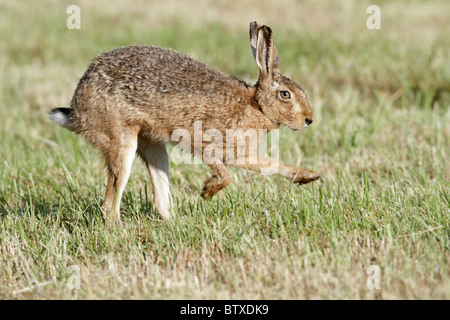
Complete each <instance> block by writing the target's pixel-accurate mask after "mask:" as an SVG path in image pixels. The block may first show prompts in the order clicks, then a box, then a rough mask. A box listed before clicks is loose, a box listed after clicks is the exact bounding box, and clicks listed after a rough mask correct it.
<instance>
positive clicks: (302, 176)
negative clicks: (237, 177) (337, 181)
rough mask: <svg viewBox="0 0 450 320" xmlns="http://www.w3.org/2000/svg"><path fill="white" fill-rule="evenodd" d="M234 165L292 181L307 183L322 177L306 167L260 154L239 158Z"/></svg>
mask: <svg viewBox="0 0 450 320" xmlns="http://www.w3.org/2000/svg"><path fill="white" fill-rule="evenodd" d="M233 166H235V167H238V168H245V169H249V170H252V171H256V172H259V173H263V174H267V175H275V174H276V175H279V176H281V177H283V178H286V179H288V180H289V181H291V182H292V183H298V184H305V183H309V182H312V181H315V180H317V179H319V178H320V175H319V174H318V173H317V172H315V171H312V170H310V169H306V168H297V167H294V166H289V165H287V164H284V163H282V162H279V161H276V160H273V159H270V158H266V157H261V156H258V155H251V156H246V157H243V158H238V159H237V160H236V163H234V164H233Z"/></svg>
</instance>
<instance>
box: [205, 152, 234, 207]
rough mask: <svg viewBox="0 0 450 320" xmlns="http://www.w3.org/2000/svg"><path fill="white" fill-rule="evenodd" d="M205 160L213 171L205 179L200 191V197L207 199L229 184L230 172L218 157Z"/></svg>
mask: <svg viewBox="0 0 450 320" xmlns="http://www.w3.org/2000/svg"><path fill="white" fill-rule="evenodd" d="M205 162H206V164H208V166H209V167H210V168H211V169H212V170H213V172H214V174H213V176H212V177H211V178H209V179H208V180H206V181H205V185H204V186H203V190H202V193H201V195H202V198H203V199H206V200H207V199H209V198H211V197H212V196H213V195H215V194H216V193H217V192H219V191H220V190H222V189H223V188H225V187H226V186H228V185H229V184H230V182H231V174H230V172H229V171H228V169H227V167H226V166H225V165H224V164H223V163H222V162H221V161H220V160H218V159H205Z"/></svg>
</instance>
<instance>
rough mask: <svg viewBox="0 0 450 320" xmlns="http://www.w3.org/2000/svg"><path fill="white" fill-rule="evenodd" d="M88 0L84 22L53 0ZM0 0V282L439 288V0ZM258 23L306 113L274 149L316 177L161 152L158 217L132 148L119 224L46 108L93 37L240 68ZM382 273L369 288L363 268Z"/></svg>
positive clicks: (442, 174) (63, 95) (14, 289)
mask: <svg viewBox="0 0 450 320" xmlns="http://www.w3.org/2000/svg"><path fill="white" fill-rule="evenodd" d="M74 3H75V4H78V5H79V6H80V7H81V13H82V22H81V23H82V25H81V30H68V29H67V28H66V19H67V17H68V14H66V8H67V6H69V5H70V4H74ZM369 4H373V3H369V2H364V1H354V2H350V1H345V2H341V3H337V2H335V1H323V2H320V3H319V4H317V3H316V2H313V1H306V2H302V3H297V4H292V3H291V2H287V1H276V2H273V1H268V0H267V1H258V2H257V1H239V2H228V1H220V2H218V4H215V5H212V4H211V3H210V2H207V1H203V2H201V1H200V2H197V3H196V4H195V5H194V4H192V3H188V2H185V1H183V2H180V3H176V2H173V1H164V2H161V1H154V2H148V3H147V2H146V3H144V2H139V1H136V2H133V5H130V4H129V3H127V2H125V1H123V2H114V4H111V3H109V2H107V1H104V2H101V1H100V2H98V1H95V4H94V3H93V2H91V1H66V2H64V1H58V2H50V1H39V2H33V1H13V2H11V1H8V2H7V1H3V0H2V1H1V4H0V6H1V8H2V9H1V11H0V37H1V39H2V41H1V42H0V52H2V54H1V55H0V70H2V72H1V73H0V155H1V161H0V266H1V267H0V298H3V299H5V298H12V299H24V298H32V299H41V298H44V299H48V298H50V299H55V298H65V299H72V298H82V299H85V298H94V299H99V298H107V299H116V298H119V299H129V298H135V299H141V298H149V299H180V298H183V299H191V298H192V299H209V298H212V299H216V298H221V299H229V298H233V299H304V298H306V299H317V298H318V299H330V298H332V299H334V298H338V299H374V298H375V299H404V298H407V299H432V298H433V299H448V298H449V297H450V268H449V257H450V255H449V246H450V241H449V222H450V221H449V213H450V192H449V189H450V184H449V181H450V171H449V167H450V161H449V156H450V154H449V153H450V152H449V150H450V108H449V105H450V93H449V91H450V54H449V48H450V38H449V37H448V34H449V33H450V25H449V23H448V15H447V13H448V12H450V3H449V2H448V1H444V0H442V1H428V2H425V1H423V2H419V1H411V2H407V3H403V2H394V3H391V2H388V1H380V2H379V3H378V5H379V6H380V7H381V14H382V20H381V23H382V29H381V30H377V31H375V30H368V29H367V28H366V19H367V17H368V16H369V15H368V14H367V13H366V8H367V6H368V5H369ZM253 20H258V21H259V22H261V23H266V24H268V25H270V26H271V27H272V29H273V31H274V34H275V42H276V45H277V47H278V50H279V52H280V68H281V70H282V72H284V73H286V74H289V75H290V76H291V77H292V78H293V79H296V80H297V81H298V82H300V83H301V84H302V85H303V86H304V88H305V90H306V92H307V94H308V95H309V97H310V102H311V105H312V106H313V108H314V111H315V122H314V124H313V125H312V126H311V127H310V128H309V129H308V130H306V131H302V132H300V133H298V132H290V131H288V130H285V131H283V133H282V134H281V146H280V148H281V158H282V160H283V161H285V162H287V163H290V164H293V165H301V166H306V167H311V168H314V169H315V170H317V171H319V172H321V174H322V179H321V180H320V181H318V182H315V183H313V184H310V185H306V186H301V187H299V186H291V185H289V183H288V182H287V181H285V180H283V179H280V178H276V177H263V176H255V175H254V174H252V173H250V172H247V171H243V170H237V169H236V170H233V171H232V172H233V182H232V185H230V186H229V187H228V188H226V189H225V190H224V191H223V192H221V194H220V195H219V196H217V197H215V198H213V200H212V201H210V202H205V201H203V200H201V199H200V198H199V192H200V190H201V185H202V181H203V180H204V179H206V178H207V177H208V176H209V174H210V172H209V170H208V169H207V167H206V166H204V165H175V164H174V163H172V164H171V188H172V192H173V195H174V198H175V201H176V208H177V209H176V210H177V214H178V217H177V219H176V220H174V221H170V222H166V221H161V220H160V219H159V218H158V217H157V216H156V215H155V213H154V211H153V209H152V208H151V202H149V199H151V186H150V183H149V178H148V176H147V174H146V171H145V169H144V166H143V165H142V164H141V163H139V162H138V161H136V163H135V165H134V167H133V172H132V175H131V178H130V181H129V184H128V187H127V189H126V193H125V196H124V199H123V203H122V219H123V224H122V226H121V227H111V226H108V225H105V224H104V223H103V222H102V221H101V219H100V209H99V204H101V201H102V197H103V192H104V189H105V177H106V176H105V172H104V170H103V162H102V160H101V159H100V157H99V156H98V154H97V152H96V151H95V150H93V149H92V148H91V147H90V146H89V145H88V144H87V143H85V141H83V139H82V138H80V137H79V136H75V135H73V134H71V133H70V132H68V131H66V130H64V129H62V128H59V127H56V126H55V125H53V124H51V123H49V122H48V121H47V119H46V114H45V113H46V111H48V110H49V109H50V108H52V107H56V106H66V105H67V104H68V103H69V101H70V98H71V95H72V93H73V90H74V89H75V87H76V84H77V81H78V79H79V78H80V77H81V75H82V74H83V72H84V71H85V69H86V67H87V65H88V64H89V61H90V60H91V59H92V58H93V57H95V56H96V55H97V54H99V53H101V52H103V51H106V50H109V49H112V48H115V47H118V46H122V45H127V44H133V43H145V44H155V45H160V46H165V47H172V48H174V49H177V50H179V51H182V52H185V53H188V54H190V55H192V56H195V57H196V58H198V59H199V60H201V61H204V62H207V63H209V64H211V65H213V66H215V67H217V68H219V69H221V70H223V71H225V72H227V73H230V74H233V75H235V76H238V77H240V78H242V79H244V80H246V81H248V82H252V83H253V82H254V81H255V80H256V78H257V75H258V74H257V70H258V69H257V66H256V65H255V63H254V62H253V59H252V56H251V51H250V46H249V44H248V36H247V32H248V30H247V28H248V23H249V22H250V21H253ZM371 265H377V266H379V267H380V270H381V277H380V280H381V282H380V285H381V289H379V290H371V289H369V288H368V287H367V285H366V281H367V279H368V276H369V275H368V274H367V272H366V270H367V268H368V267H369V266H371Z"/></svg>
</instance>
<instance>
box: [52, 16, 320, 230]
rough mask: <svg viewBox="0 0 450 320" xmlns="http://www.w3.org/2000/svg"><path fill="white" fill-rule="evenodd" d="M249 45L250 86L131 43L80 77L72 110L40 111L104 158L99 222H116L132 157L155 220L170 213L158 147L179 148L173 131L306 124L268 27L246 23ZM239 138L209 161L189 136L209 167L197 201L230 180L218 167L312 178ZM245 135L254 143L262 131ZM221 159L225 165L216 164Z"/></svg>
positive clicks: (303, 104)
mask: <svg viewBox="0 0 450 320" xmlns="http://www.w3.org/2000/svg"><path fill="white" fill-rule="evenodd" d="M250 44H251V49H252V53H253V57H254V59H255V61H256V63H257V65H258V67H259V69H260V74H259V79H258V82H257V83H256V84H255V85H253V86H250V85H248V84H246V83H245V82H243V81H240V80H238V79H236V78H234V77H231V76H228V75H225V74H223V73H221V72H219V71H217V70H215V69H213V68H211V67H210V66H208V65H206V64H203V63H201V62H199V61H197V60H194V59H193V58H190V57H188V56H186V55H184V54H182V53H179V52H176V51H174V50H171V49H164V48H159V47H154V46H145V45H132V46H127V47H122V48H118V49H114V50H112V51H109V52H106V53H103V54H101V55H99V56H97V57H96V58H95V59H94V60H93V61H92V63H91V64H90V66H89V67H88V69H87V71H86V72H85V74H84V75H83V77H82V78H81V79H80V81H79V83H78V86H77V88H76V90H75V93H74V96H73V98H72V101H71V104H70V107H71V108H56V109H53V110H51V111H50V112H49V117H50V119H51V120H53V122H55V123H56V124H58V125H60V126H62V127H65V128H67V129H69V130H71V131H73V132H75V133H78V134H81V135H83V136H84V137H85V138H86V139H87V140H88V141H89V142H90V143H91V144H92V145H94V146H95V147H97V148H98V149H99V150H100V151H101V153H102V154H103V156H104V158H105V160H106V166H107V172H108V182H107V187H106V194H105V198H104V202H103V204H102V211H103V215H104V217H105V218H109V219H110V220H114V221H119V222H120V213H119V209H120V201H121V197H122V193H123V191H124V189H125V185H126V183H127V181H128V178H129V175H130V170H131V166H132V163H133V160H134V158H135V155H136V153H137V154H138V155H139V156H140V157H141V158H142V159H143V160H144V162H145V164H146V166H147V169H148V172H149V174H150V177H151V181H152V186H153V193H154V196H153V205H154V207H155V209H156V211H157V212H158V213H159V215H160V216H161V217H162V218H165V219H169V218H171V217H173V215H174V213H173V210H172V208H171V207H172V200H171V195H170V190H169V157H168V153H167V151H166V147H165V145H166V143H172V144H176V142H179V141H178V140H177V139H173V135H174V133H175V132H176V131H177V130H178V131H179V130H184V131H186V132H188V133H189V134H190V136H191V137H193V135H194V127H195V124H196V123H200V124H201V126H202V129H201V130H202V132H203V133H206V132H207V131H208V130H215V132H218V133H222V134H224V133H225V132H226V131H227V130H233V129H236V130H237V129H239V130H241V132H242V131H244V132H245V130H249V129H255V130H266V131H270V130H273V129H276V128H278V127H279V126H280V125H281V124H282V125H285V126H287V127H289V128H291V129H293V130H298V129H302V128H305V127H307V126H308V125H310V124H311V123H312V122H313V111H312V109H311V107H310V106H309V103H308V100H307V97H306V95H305V93H304V91H303V89H302V88H301V87H300V86H299V85H298V84H296V83H295V82H293V81H292V80H290V79H289V78H287V77H285V76H283V75H282V74H281V73H280V72H279V69H278V67H279V57H278V51H277V49H276V48H275V46H274V43H273V36H272V31H271V29H270V28H269V27H268V26H265V25H263V26H260V25H258V23H257V22H252V23H250ZM242 137H243V136H242V135H241V136H239V135H238V138H237V141H238V142H237V143H236V145H234V146H233V147H231V148H230V147H224V148H223V150H224V151H223V152H216V153H214V154H213V153H209V154H208V155H206V152H205V151H206V149H207V148H208V147H210V145H211V143H213V142H212V139H211V138H205V137H204V138H202V140H201V143H200V146H199V145H198V144H194V139H190V140H188V142H187V144H188V145H189V147H191V148H190V150H192V151H191V152H192V153H193V154H194V155H199V156H200V157H201V159H202V160H203V161H204V162H205V163H207V164H208V166H209V167H210V168H211V169H212V171H213V175H212V176H211V177H210V178H209V179H208V180H206V181H205V183H204V187H203V190H202V193H201V195H202V197H203V198H204V199H209V198H210V197H212V196H213V195H214V194H216V193H217V192H219V191H220V190H221V189H223V188H225V187H226V186H227V185H228V184H229V183H230V180H231V175H230V173H229V171H228V168H227V166H234V167H240V168H246V169H250V170H253V171H256V172H262V171H263V170H264V169H265V168H267V167H268V166H269V165H268V164H270V165H271V166H273V165H275V167H276V170H273V171H272V174H277V175H279V176H282V177H284V178H286V179H288V180H290V181H292V182H293V183H298V184H303V183H308V182H311V181H314V180H317V179H319V177H320V176H319V174H318V173H316V172H314V171H312V170H309V169H306V168H296V167H293V166H289V165H286V164H283V163H281V162H277V161H274V160H269V161H267V160H268V159H267V158H264V157H261V156H259V155H258V154H257V153H255V152H250V151H249V150H248V148H246V147H245V148H246V149H245V148H244V147H243V142H245V141H246V140H245V139H246V138H245V137H244V138H242ZM247 138H248V137H247ZM251 138H252V139H253V138H254V139H256V140H258V139H261V135H258V134H256V135H255V134H253V136H252V137H251ZM214 141H215V142H223V141H221V140H220V139H218V141H216V140H214ZM258 141H259V140H258ZM257 143H258V142H257ZM243 148H244V149H245V150H244V152H240V153H239V154H238V150H239V149H241V150H242V149H243ZM230 153H231V159H232V160H234V161H225V160H224V158H225V156H226V158H227V159H229V158H230V157H229V156H230Z"/></svg>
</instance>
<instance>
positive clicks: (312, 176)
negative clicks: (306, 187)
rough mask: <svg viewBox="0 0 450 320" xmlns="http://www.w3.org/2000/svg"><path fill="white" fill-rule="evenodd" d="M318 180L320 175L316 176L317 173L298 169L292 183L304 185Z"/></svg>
mask: <svg viewBox="0 0 450 320" xmlns="http://www.w3.org/2000/svg"><path fill="white" fill-rule="evenodd" d="M319 178H320V174H318V173H317V172H315V171H312V170H309V169H305V168H302V169H299V171H297V172H296V173H295V174H294V177H293V183H297V184H305V183H309V182H313V181H316V180H318V179H319Z"/></svg>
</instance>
